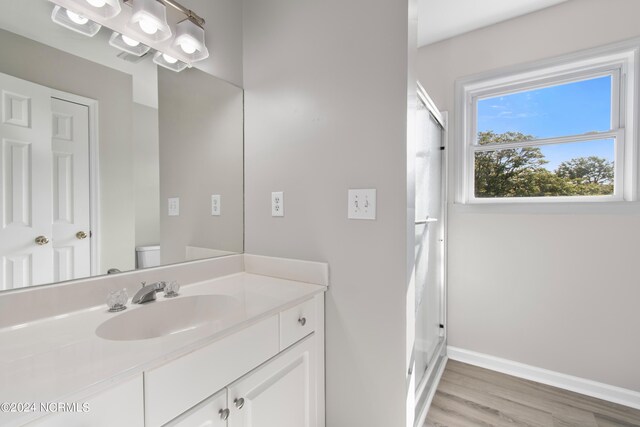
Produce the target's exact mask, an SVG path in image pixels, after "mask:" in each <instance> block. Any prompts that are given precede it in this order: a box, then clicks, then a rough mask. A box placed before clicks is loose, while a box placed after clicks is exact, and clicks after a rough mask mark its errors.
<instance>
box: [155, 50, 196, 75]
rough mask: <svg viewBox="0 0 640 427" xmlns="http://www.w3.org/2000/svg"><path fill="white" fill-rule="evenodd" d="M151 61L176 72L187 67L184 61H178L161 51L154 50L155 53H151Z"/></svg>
mask: <svg viewBox="0 0 640 427" xmlns="http://www.w3.org/2000/svg"><path fill="white" fill-rule="evenodd" d="M153 62H155V63H156V64H158V65H160V66H161V67H164V68H167V69H169V70H171V71H176V72H180V71H182V70H184V69H185V68H187V67H188V65H187V64H186V63H184V62H182V61H179V60H177V59H176V58H174V57H173V56H170V55H168V54H166V53H162V52H156V53H155V55H153Z"/></svg>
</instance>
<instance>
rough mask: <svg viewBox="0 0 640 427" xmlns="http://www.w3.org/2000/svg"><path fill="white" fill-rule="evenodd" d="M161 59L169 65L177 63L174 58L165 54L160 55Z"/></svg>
mask: <svg viewBox="0 0 640 427" xmlns="http://www.w3.org/2000/svg"><path fill="white" fill-rule="evenodd" d="M162 58H164V60H165V61H167V62H168V63H169V64H175V63H176V62H178V60H177V59H176V58H174V57H173V56H169V55H167V54H166V53H163V54H162Z"/></svg>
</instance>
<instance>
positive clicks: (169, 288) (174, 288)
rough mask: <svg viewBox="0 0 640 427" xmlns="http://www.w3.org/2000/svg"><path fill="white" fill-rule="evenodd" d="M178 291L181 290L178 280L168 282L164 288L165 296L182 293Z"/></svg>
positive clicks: (169, 296)
mask: <svg viewBox="0 0 640 427" xmlns="http://www.w3.org/2000/svg"><path fill="white" fill-rule="evenodd" d="M178 291H180V283H178V282H177V281H176V280H173V281H171V282H167V284H166V285H165V288H164V297H165V298H173V297H177V296H178V295H180V294H179V293H178Z"/></svg>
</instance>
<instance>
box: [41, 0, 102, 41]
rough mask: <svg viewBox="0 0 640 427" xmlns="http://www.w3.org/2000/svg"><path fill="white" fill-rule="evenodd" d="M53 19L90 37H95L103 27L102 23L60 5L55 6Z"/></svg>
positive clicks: (52, 14)
mask: <svg viewBox="0 0 640 427" xmlns="http://www.w3.org/2000/svg"><path fill="white" fill-rule="evenodd" d="M51 19H52V20H53V22H55V23H56V24H58V25H62V26H63V27H65V28H67V29H69V30H71V31H75V32H76V33H80V34H84V35H85V36H89V37H93V36H95V35H96V34H98V31H100V28H102V26H101V25H100V24H98V23H95V22H93V21H92V20H90V19H88V18H87V17H85V16H82V15H81V14H78V13H76V12H73V11H71V10H67V9H65V8H64V7H60V6H58V5H56V6H55V7H54V8H53V12H52V13H51Z"/></svg>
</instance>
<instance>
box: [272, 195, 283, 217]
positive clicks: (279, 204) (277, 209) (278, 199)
mask: <svg viewBox="0 0 640 427" xmlns="http://www.w3.org/2000/svg"><path fill="white" fill-rule="evenodd" d="M271 216H284V192H282V191H275V192H273V193H271Z"/></svg>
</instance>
